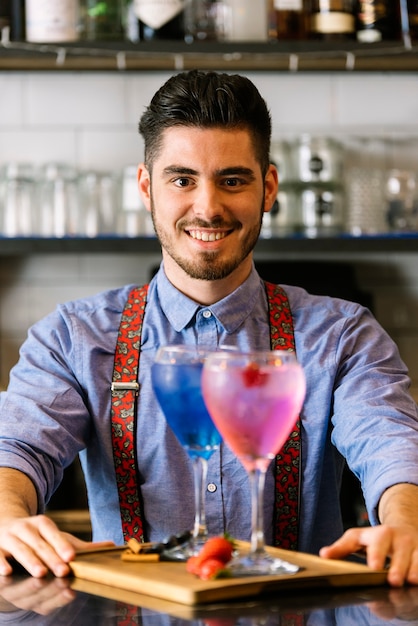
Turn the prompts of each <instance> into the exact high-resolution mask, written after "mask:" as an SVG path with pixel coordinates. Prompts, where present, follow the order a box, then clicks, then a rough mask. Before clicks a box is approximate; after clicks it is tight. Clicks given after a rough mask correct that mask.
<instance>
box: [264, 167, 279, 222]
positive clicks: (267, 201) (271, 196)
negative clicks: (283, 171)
mask: <svg viewBox="0 0 418 626" xmlns="http://www.w3.org/2000/svg"><path fill="white" fill-rule="evenodd" d="M278 191H279V173H278V171H277V168H276V166H275V165H273V164H271V165H270V167H269V169H268V171H267V174H266V177H265V179H264V212H265V213H268V212H269V211H271V209H272V208H273V205H274V203H275V201H276V198H277V193H278Z"/></svg>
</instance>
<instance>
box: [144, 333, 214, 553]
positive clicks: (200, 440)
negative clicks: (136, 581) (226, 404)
mask: <svg viewBox="0 0 418 626" xmlns="http://www.w3.org/2000/svg"><path fill="white" fill-rule="evenodd" d="M208 354H209V351H208V350H207V349H204V348H199V347H192V346H185V345H175V346H164V347H162V348H160V349H159V350H158V352H157V355H156V358H155V361H154V363H153V365H152V369H151V377H152V385H153V389H154V393H155V395H156V397H157V400H158V402H159V404H160V406H161V408H162V410H163V413H164V416H165V419H166V421H167V423H168V425H169V426H170V428H171V429H172V431H173V432H174V434H175V436H176V437H177V439H178V440H179V442H180V444H181V445H182V446H183V448H184V449H185V450H186V451H187V453H188V455H189V457H190V458H191V460H192V463H193V476H194V500H195V519H194V528H193V533H192V537H191V539H190V541H189V542H187V543H186V544H183V546H180V547H178V548H175V550H173V551H172V552H171V553H170V555H171V556H172V557H173V558H176V559H179V560H186V559H187V558H189V557H190V556H192V555H193V554H196V553H197V552H198V551H199V549H200V548H201V547H202V545H203V544H204V542H205V541H206V539H207V538H208V530H207V527H206V517H205V485H206V477H207V469H208V465H207V462H208V459H209V458H210V456H211V455H212V454H213V452H214V451H215V450H216V449H217V448H219V446H220V443H221V436H220V434H219V432H218V430H217V429H216V427H215V425H214V423H213V421H212V418H211V416H210V415H209V413H208V410H207V408H206V405H205V403H204V401H203V397H202V387H201V376H202V370H203V363H204V361H205V358H207V356H208Z"/></svg>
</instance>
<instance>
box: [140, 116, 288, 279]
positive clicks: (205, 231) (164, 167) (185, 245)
mask: <svg viewBox="0 0 418 626" xmlns="http://www.w3.org/2000/svg"><path fill="white" fill-rule="evenodd" d="M276 183H277V181H276V178H275V176H274V174H272V173H271V172H270V171H269V173H268V174H267V176H266V179H265V180H263V177H262V174H261V169H260V165H259V163H258V162H257V161H256V158H255V154H254V149H253V147H252V144H251V139H250V135H249V133H248V132H247V131H245V130H224V129H219V128H215V129H199V128H193V127H182V126H179V127H173V128H169V129H166V130H165V131H164V134H163V142H162V149H161V150H160V152H159V154H158V156H157V158H156V159H155V160H154V162H153V165H152V172H151V173H150V174H149V173H148V172H147V171H146V170H143V171H142V174H140V179H139V184H140V189H141V191H142V194H143V198H144V201H145V203H146V206H147V208H148V210H150V211H151V213H152V218H153V223H154V228H155V231H156V233H157V236H158V238H159V240H160V243H161V246H162V249H163V258H164V264H165V266H166V269H167V265H168V266H170V265H171V266H172V264H173V263H174V264H175V265H177V266H178V267H180V268H181V269H182V270H183V271H184V272H186V274H187V275H188V276H190V277H191V278H195V279H200V280H211V281H213V280H219V279H222V278H225V277H226V276H229V275H230V274H231V273H232V272H233V271H234V270H235V269H237V268H238V267H239V266H240V265H241V264H242V263H243V262H244V261H245V260H247V259H249V258H251V257H249V255H250V253H251V251H252V250H253V248H254V246H255V244H256V242H257V239H258V236H259V233H260V228H261V220H262V216H263V212H264V211H265V210H270V208H271V206H272V203H273V202H274V198H275V196H276V193H277V187H276Z"/></svg>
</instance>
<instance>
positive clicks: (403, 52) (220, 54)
mask: <svg viewBox="0 0 418 626" xmlns="http://www.w3.org/2000/svg"><path fill="white" fill-rule="evenodd" d="M193 68H199V69H203V70H210V69H216V70H225V71H251V70H254V71H271V72H288V71H292V72H295V71H307V72H320V71H327V72H330V71H331V72H333V71H339V72H341V71H366V72H372V71H378V72H383V71H396V72H400V71H402V72H411V71H417V70H418V45H417V46H416V45H412V46H411V47H407V46H404V45H402V43H401V42H396V41H394V42H383V43H378V44H359V43H357V42H355V41H353V40H347V41H345V42H343V43H339V44H338V46H336V44H335V42H334V43H333V44H332V43H328V42H321V41H304V42H290V41H282V42H268V43H248V42H235V43H232V42H228V43H203V42H202V43H195V44H186V43H184V42H180V41H159V42H140V43H138V44H134V43H130V42H116V43H115V42H112V43H105V42H94V44H93V43H89V42H84V41H83V42H81V41H80V42H77V43H73V44H55V45H53V44H29V43H24V42H10V41H8V40H6V39H5V38H4V37H3V38H2V41H1V43H0V71H4V70H16V71H20V70H24V71H28V70H29V71H32V70H33V71H36V70H38V71H63V70H67V71H79V70H83V71H118V70H119V71H159V70H162V71H167V70H171V71H173V70H174V71H178V70H183V69H184V70H188V69H193Z"/></svg>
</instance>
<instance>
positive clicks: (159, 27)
mask: <svg viewBox="0 0 418 626" xmlns="http://www.w3.org/2000/svg"><path fill="white" fill-rule="evenodd" d="M186 2H187V0H134V11H135V15H136V17H137V18H138V26H139V39H140V40H142V41H151V40H153V39H173V40H175V39H184V35H185V30H184V8H185V6H186Z"/></svg>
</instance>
